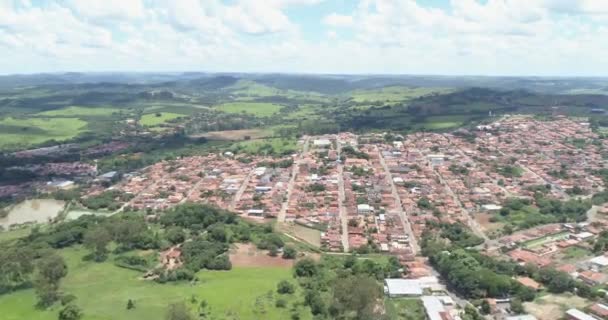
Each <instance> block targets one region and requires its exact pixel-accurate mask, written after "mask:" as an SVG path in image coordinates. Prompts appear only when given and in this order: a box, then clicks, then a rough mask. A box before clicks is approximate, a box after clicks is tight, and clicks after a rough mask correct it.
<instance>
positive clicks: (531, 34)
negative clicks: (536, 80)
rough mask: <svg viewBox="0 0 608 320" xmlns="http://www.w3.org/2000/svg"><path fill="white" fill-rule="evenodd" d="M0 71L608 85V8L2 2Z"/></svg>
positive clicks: (450, 2)
mask: <svg viewBox="0 0 608 320" xmlns="http://www.w3.org/2000/svg"><path fill="white" fill-rule="evenodd" d="M0 52H2V59H0V74H8V73H37V72H64V71H218V72H223V71H230V72H284V73H291V72H296V73H352V74H362V73H376V74H379V73H390V74H446V75H540V76H547V75H552V76H607V75H608V59H606V58H605V56H607V54H606V53H607V52H608V1H607V0H418V1H416V0H0Z"/></svg>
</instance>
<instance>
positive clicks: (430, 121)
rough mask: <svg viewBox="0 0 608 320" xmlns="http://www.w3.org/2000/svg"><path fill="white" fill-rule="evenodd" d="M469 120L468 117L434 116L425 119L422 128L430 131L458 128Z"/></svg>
mask: <svg viewBox="0 0 608 320" xmlns="http://www.w3.org/2000/svg"><path fill="white" fill-rule="evenodd" d="M467 120H468V117H467V116H434V117H428V118H426V119H425V121H424V123H423V124H422V127H424V128H425V129H429V130H441V129H451V128H456V127H459V126H461V125H463V124H464V122H465V121H467Z"/></svg>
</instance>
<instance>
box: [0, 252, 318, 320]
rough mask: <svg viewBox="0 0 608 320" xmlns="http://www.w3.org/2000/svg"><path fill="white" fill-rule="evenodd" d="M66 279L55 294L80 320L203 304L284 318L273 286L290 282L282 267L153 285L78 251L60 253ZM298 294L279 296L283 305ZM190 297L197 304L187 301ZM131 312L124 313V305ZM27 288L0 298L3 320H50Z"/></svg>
mask: <svg viewBox="0 0 608 320" xmlns="http://www.w3.org/2000/svg"><path fill="white" fill-rule="evenodd" d="M61 253H62V254H63V256H64V257H65V259H66V262H67V263H68V275H67V277H66V278H65V279H63V281H62V284H61V290H62V291H63V292H65V293H69V294H73V295H75V296H76V297H77V300H76V301H75V303H76V304H77V305H78V306H79V307H80V308H82V310H83V312H84V318H83V320H121V319H124V320H161V319H164V315H165V310H166V307H167V305H168V304H170V303H175V302H185V303H186V304H187V305H188V306H190V307H191V309H192V310H193V311H196V307H197V306H198V302H200V301H202V300H206V301H207V302H208V303H209V306H210V311H211V315H212V318H228V319H270V320H273V319H275V320H282V319H289V318H290V316H291V311H290V309H291V307H288V308H277V307H275V301H276V300H277V299H278V297H279V295H278V294H277V293H276V286H277V283H278V282H279V281H281V280H291V281H293V280H292V276H291V269H290V268H283V267H264V268H260V267H252V268H238V267H235V268H233V269H232V270H230V271H207V270H203V271H201V272H199V273H198V278H199V282H197V283H195V284H190V283H183V282H182V283H167V284H158V283H155V282H151V281H144V280H141V279H140V276H141V273H139V272H137V271H132V270H128V269H123V268H119V267H116V266H115V265H114V264H113V263H112V262H111V261H106V262H102V263H94V262H88V261H87V262H85V261H82V257H83V256H84V255H85V254H86V253H87V251H86V250H84V249H74V248H72V249H65V250H62V251H61ZM299 294H301V292H299V291H296V293H295V294H293V295H282V296H281V298H282V299H285V300H286V301H287V302H288V303H289V305H291V303H292V302H293V301H295V300H296V298H297V296H298V295H299ZM193 298H194V299H195V300H196V301H197V302H196V303H191V301H193ZM129 299H132V300H134V301H135V308H134V309H132V310H127V308H126V305H127V301H128V300H129ZM35 304H36V298H35V295H34V290H33V289H26V290H20V291H17V292H14V293H11V294H5V295H1V296H0V310H2V319H3V320H21V319H28V320H55V319H57V314H58V312H59V310H60V309H61V307H60V305H59V304H56V305H55V306H53V307H51V308H50V309H47V310H39V309H36V308H35V306H34V305H35ZM298 311H299V313H300V315H301V319H310V318H311V317H310V311H309V310H308V309H307V308H302V307H299V308H298Z"/></svg>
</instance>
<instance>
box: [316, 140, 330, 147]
mask: <svg viewBox="0 0 608 320" xmlns="http://www.w3.org/2000/svg"><path fill="white" fill-rule="evenodd" d="M312 145H313V146H314V147H315V148H320V149H325V148H329V146H331V141H329V139H317V140H314V141H313V142H312Z"/></svg>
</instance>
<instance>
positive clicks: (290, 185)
mask: <svg viewBox="0 0 608 320" xmlns="http://www.w3.org/2000/svg"><path fill="white" fill-rule="evenodd" d="M309 140H310V137H306V139H305V140H304V146H303V147H302V152H301V153H299V154H298V156H297V157H296V160H295V161H294V163H293V168H292V169H291V178H290V179H289V183H288V184H287V198H286V199H285V201H283V203H282V204H281V211H279V216H278V217H277V219H278V221H279V223H283V222H285V216H286V215H287V208H288V206H289V199H291V193H292V192H293V186H294V184H295V181H296V176H297V174H298V170H299V168H300V163H301V160H302V159H303V158H304V156H305V155H306V154H307V153H308V142H309Z"/></svg>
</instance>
